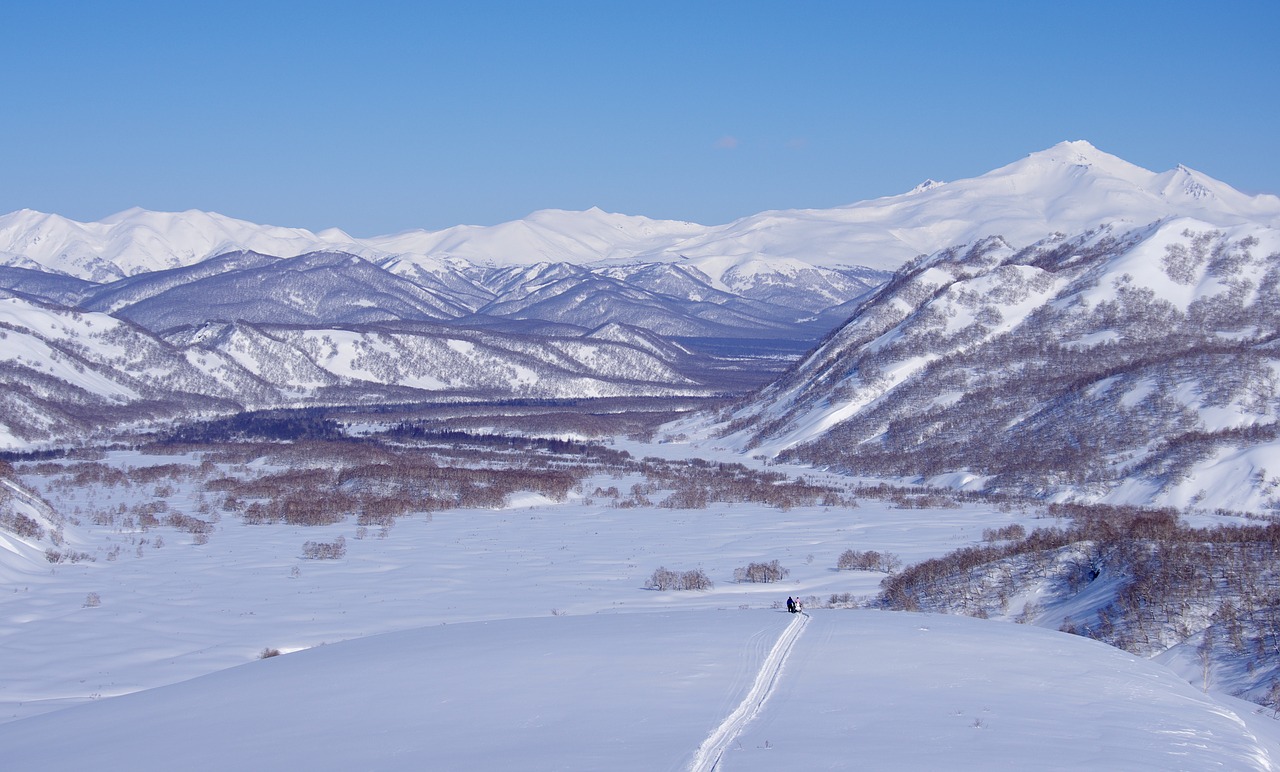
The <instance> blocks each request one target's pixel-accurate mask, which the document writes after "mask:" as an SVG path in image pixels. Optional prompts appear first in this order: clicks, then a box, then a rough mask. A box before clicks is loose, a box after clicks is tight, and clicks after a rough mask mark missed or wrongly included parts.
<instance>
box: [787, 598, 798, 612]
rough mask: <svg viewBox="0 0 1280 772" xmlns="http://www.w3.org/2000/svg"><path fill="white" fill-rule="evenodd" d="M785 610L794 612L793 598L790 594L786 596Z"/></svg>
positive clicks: (794, 603)
mask: <svg viewBox="0 0 1280 772" xmlns="http://www.w3.org/2000/svg"><path fill="white" fill-rule="evenodd" d="M787 611H789V612H790V613H792V614H794V613H796V602H795V599H794V598H791V597H790V596H788V597H787Z"/></svg>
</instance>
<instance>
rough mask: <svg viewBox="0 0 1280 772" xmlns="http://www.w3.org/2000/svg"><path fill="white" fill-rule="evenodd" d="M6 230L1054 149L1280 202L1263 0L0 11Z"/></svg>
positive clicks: (402, 222)
mask: <svg viewBox="0 0 1280 772" xmlns="http://www.w3.org/2000/svg"><path fill="white" fill-rule="evenodd" d="M3 16H4V19H3V24H4V27H5V29H6V34H5V36H4V38H5V39H4V42H3V44H2V45H0V65H3V71H4V72H5V73H6V78H5V85H4V88H3V91H2V92H0V93H3V95H4V105H5V108H6V109H5V110H4V113H3V115H2V116H0V212H9V211H12V210H15V209H20V208H24V207H25V208H31V209H38V210H41V211H46V212H56V213H59V214H62V215H65V216H68V217H71V218H73V219H77V220H96V219H99V218H101V217H104V216H106V215H108V214H111V213H113V212H116V211H119V210H121V209H125V208H128V207H130V206H141V207H144V208H147V209H156V210H164V211H175V210H184V209H204V210H212V211H217V212H221V213H223V214H226V215H230V216H233V217H239V218H243V219H247V220H252V221H255V222H263V223H270V224H275V225H288V226H297V227H305V228H311V229H320V228H325V227H329V226H337V227H341V228H343V229H345V230H347V231H348V232H351V233H353V234H355V235H358V236H371V235H376V234H382V233H391V232H395V231H400V230H405V229H409V228H429V229H438V228H443V227H447V226H449V225H455V224H459V223H473V224H492V223H497V222H502V221H505V220H511V219H516V218H520V217H523V216H524V215H526V214H528V213H529V212H531V211H534V210H537V209H543V208H564V209H586V208H588V207H591V206H599V207H601V208H603V209H606V210H609V211H615V212H623V213H626V214H641V215H646V216H649V217H657V218H670V219H684V220H693V221H697V222H701V223H704V224H717V223H723V222H728V221H730V220H733V219H735V218H737V217H741V216H745V215H748V214H753V213H755V212H759V211H762V210H765V209H778V208H794V207H830V206H837V205H840V204H847V203H852V202H855V201H859V200H862V199H867V198H875V197H878V196H883V195H892V194H896V193H900V192H904V191H906V190H908V189H910V188H911V187H913V186H914V185H916V184H917V183H919V182H920V181H922V180H924V179H925V178H928V177H933V178H937V179H956V178H961V177H970V176H974V175H977V174H981V173H983V172H985V171H988V170H990V169H993V168H995V167H997V166H1001V165H1004V164H1006V163H1009V162H1012V161H1015V160H1017V159H1018V158H1021V157H1023V156H1024V155H1026V154H1027V153H1029V152H1033V151H1036V150H1041V149H1044V148H1046V147H1049V146H1051V145H1053V144H1055V143H1057V142H1059V141H1062V140H1067V139H1087V140H1089V141H1091V142H1093V144H1095V145H1097V146H1098V147H1099V148H1100V149H1102V150H1104V151H1107V152H1110V153H1114V154H1116V155H1119V156H1121V157H1122V158H1125V159H1127V160H1129V161H1132V162H1134V163H1136V164H1139V165H1141V166H1145V167H1147V168H1149V169H1153V170H1156V171H1163V170H1165V169H1169V168H1172V167H1173V166H1174V165H1175V164H1178V163H1184V164H1186V165H1188V166H1191V167H1192V168H1195V169H1198V170H1200V171H1202V172H1204V173H1206V174H1209V175H1210V176H1213V177H1217V178H1219V179H1221V180H1223V181H1225V182H1228V183H1230V184H1232V185H1234V186H1236V187H1238V188H1241V189H1242V190H1246V191H1248V192H1251V193H1256V192H1273V193H1280V153H1278V152H1277V138H1280V99H1278V98H1277V97H1278V96H1280V82H1278V81H1280V45H1278V44H1277V39H1278V38H1280V2H1276V1H1275V0H1259V1H1258V2H1233V1H1232V0H1226V1H1225V2H1224V1H1222V0H1218V1H1216V2H1182V1H1180V0H1160V1H1159V2H1139V1H1136V0H1135V1H1133V2H1125V1H1123V0H1121V1H1119V2H1116V1H1114V0H1112V1H1110V2H1069V1H1068V0H1057V1H1056V2H1035V1H1034V0H1022V1H1020V2H984V1H982V0H955V1H954V2H940V1H939V2H920V1H911V0H907V1H903V0H893V1H892V2H855V1H854V0H847V1H846V2H816V1H813V2H810V1H808V0H786V1H784V0H774V1H772V2H751V1H749V0H734V1H732V2H713V1H705V2H700V1H699V0H680V1H679V2H666V1H658V0H643V2H641V1H637V2H626V3H624V2H620V1H618V2H549V1H546V0H522V1H519V2H517V1H512V2H485V1H483V0H480V1H468V2H454V3H433V2H376V1H366V2H351V3H332V2H274V3H273V2H270V1H269V0H262V2H219V3H185V2H177V1H176V0H168V1H166V2H128V0H120V1H118V2H59V1H58V0H43V1H42V2H29V3H26V2H24V3H9V4H7V6H6V9H5V12H4V14H3Z"/></svg>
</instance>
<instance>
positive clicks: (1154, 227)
mask: <svg viewBox="0 0 1280 772" xmlns="http://www.w3.org/2000/svg"><path fill="white" fill-rule="evenodd" d="M1278 341H1280V230H1277V229H1275V228H1269V227H1265V226H1261V225H1253V224H1244V225H1236V226H1231V227H1225V228H1223V227H1215V226H1214V225H1212V224H1210V223H1206V222H1203V221H1200V220H1193V219H1188V218H1182V219H1172V220H1167V221H1162V222H1159V223H1155V224H1151V225H1146V226H1143V227H1140V228H1136V229H1131V230H1122V229H1117V228H1115V227H1107V228H1101V229H1096V230H1092V231H1088V232H1086V233H1083V234H1080V235H1077V236H1074V237H1071V238H1064V237H1053V238H1050V239H1046V240H1044V241H1041V242H1040V243H1038V244H1035V245H1033V246H1031V247H1028V248H1024V249H1016V248H1014V247H1013V246H1012V245H1010V244H1009V243H1008V242H1006V241H1005V240H1003V239H1000V238H997V237H991V238H987V239H983V240H979V241H978V242H975V243H973V244H971V245H967V246H963V247H953V248H950V249H947V250H943V251H941V252H937V253H935V254H933V255H931V256H929V257H928V258H923V259H920V260H916V261H913V262H912V263H910V264H909V265H908V266H906V267H904V268H903V269H902V270H901V271H899V272H898V273H897V274H896V275H895V276H894V277H893V279H892V280H890V281H889V282H888V283H887V284H885V285H884V286H883V287H881V288H880V289H879V290H877V291H876V292H875V293H874V295H873V296H871V297H870V298H869V299H868V300H866V301H865V302H864V303H863V304H862V305H861V306H860V307H859V308H858V310H857V312H856V313H855V314H854V315H853V317H852V318H851V319H850V320H849V321H848V323H847V324H845V325H844V326H843V327H841V328H840V329H839V330H838V331H836V332H834V333H833V334H832V335H831V336H830V337H829V338H828V339H827V340H826V341H825V342H824V343H823V344H822V345H821V346H820V347H818V348H817V349H816V350H814V351H813V352H812V353H811V354H809V355H808V356H807V357H805V358H804V359H803V360H802V361H801V362H800V363H798V364H797V365H796V366H795V367H794V368H793V369H792V370H790V371H789V372H788V373H787V374H786V375H784V376H783V377H782V378H781V379H779V380H778V381H777V382H775V383H773V384H771V385H770V386H768V387H766V388H764V389H763V390H761V391H760V392H759V393H757V394H755V395H752V396H751V397H750V398H748V399H747V400H746V401H744V402H743V403H742V404H740V405H739V406H737V407H736V408H734V409H732V410H729V411H727V412H726V413H724V414H722V415H720V416H718V417H717V418H716V419H715V420H713V421H712V422H711V424H710V425H709V426H702V427H700V428H695V429H694V433H695V434H696V433H698V432H701V433H702V434H703V435H704V436H706V435H718V436H719V439H718V440H717V442H718V443H729V444H730V445H732V446H735V447H739V448H741V449H744V450H752V451H753V452H764V453H767V454H777V455H780V456H781V457H782V458H787V459H794V460H800V461H806V462H811V463H815V464H819V465H826V466H833V467H837V468H840V469H843V470H846V471H850V472H854V473H864V474H869V475H889V476H895V477H903V476H905V477H910V478H917V479H925V480H929V481H932V482H935V483H940V484H944V485H956V486H961V487H970V488H981V489H986V490H1000V491H1008V492H1015V493H1019V494H1032V495H1039V496H1050V497H1057V498H1083V499H1100V500H1105V501H1110V502H1118V503H1141V504H1150V503H1158V504H1171V505H1177V506H1201V507H1209V508H1214V507H1225V508H1229V509H1247V510H1274V509H1280V495H1277V493H1276V490H1277V486H1280V477H1277V476H1276V470H1278V469H1280V424H1278V423H1277V421H1278V419H1280V349H1277V342H1278ZM688 429H689V427H684V430H686V431H687V430H688ZM1268 470H1270V471H1268Z"/></svg>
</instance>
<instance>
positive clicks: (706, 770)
mask: <svg viewBox="0 0 1280 772" xmlns="http://www.w3.org/2000/svg"><path fill="white" fill-rule="evenodd" d="M808 624H809V615H808V614H803V613H802V614H796V618H795V619H793V620H792V621H791V624H789V625H787V629H786V630H783V631H782V635H781V636H779V637H778V642H777V643H775V644H773V648H772V649H771V650H770V651H769V656H768V657H766V658H765V660H764V664H763V665H761V667H760V672H759V673H757V674H756V680H755V683H754V684H752V685H751V691H749V692H747V696H746V697H745V698H743V700H742V703H741V704H740V705H738V707H737V708H736V709H735V710H734V711H733V712H732V713H730V714H729V715H728V717H727V718H725V720H724V721H721V722H720V726H717V727H716V728H715V729H714V730H712V732H711V734H710V735H708V736H707V739H705V740H703V741H702V745H701V746H700V747H699V748H698V752H697V753H696V754H694V756H693V763H692V764H690V765H689V772H712V771H713V770H714V769H715V768H716V765H718V764H719V763H720V756H721V755H723V754H724V752H725V749H727V748H728V747H729V743H731V742H733V741H734V738H736V737H737V736H738V734H739V733H740V732H741V731H742V728H743V727H745V726H746V725H747V724H748V723H749V722H750V721H751V719H753V718H755V717H756V716H758V715H760V710H761V709H762V708H763V707H764V703H765V701H766V700H768V699H769V695H771V694H773V690H774V688H775V687H776V686H777V685H778V676H779V675H780V674H781V673H782V666H783V665H784V664H786V662H787V657H788V656H790V655H791V648H792V647H793V646H795V643H796V639H798V638H799V637H800V633H801V632H803V631H804V628H805V626H806V625H808Z"/></svg>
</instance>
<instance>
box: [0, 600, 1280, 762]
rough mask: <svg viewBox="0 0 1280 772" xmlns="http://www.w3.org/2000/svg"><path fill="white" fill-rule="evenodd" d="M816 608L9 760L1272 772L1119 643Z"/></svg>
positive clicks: (236, 694) (406, 643)
mask: <svg viewBox="0 0 1280 772" xmlns="http://www.w3.org/2000/svg"><path fill="white" fill-rule="evenodd" d="M811 613H812V616H811V617H805V616H803V615H788V614H786V613H785V612H779V611H709V612H697V613H690V612H670V613H657V614H614V615H593V616H582V617H566V618H553V617H543V618H538V619H517V620H502V621H495V622H475V623H464V624H449V625H440V626H435V627H428V628H419V629H416V630H410V631H404V632H399V633H391V634H386V635H381V636H373V637H369V638H365V639H361V640H357V641H350V642H346V643H341V644H335V645H331V646H325V647H321V648H317V649H311V650H308V651H303V652H297V653H294V654H288V655H284V656H280V657H277V658H272V659H268V660H263V661H260V662H254V663H250V664H246V665H242V666H240V667H237V668H232V669H230V670H226V671H222V672H219V673H214V674H211V675H209V676H205V677H202V678H199V679H195V680H192V681H188V682H185V683H182V684H177V685H174V686H170V687H165V688H162V689H155V690H150V691H146V692H141V693H138V694H135V695H130V696H127V697H120V698H116V699H113V700H104V701H101V702H97V703H94V704H91V705H86V706H81V707H79V708H73V709H68V710H65V711H60V712H57V713H53V714H49V715H45V716H40V717H37V718H34V719H28V720H26V721H22V722H14V723H10V724H7V725H4V726H0V741H2V742H3V746H4V748H5V759H6V764H7V765H11V766H12V767H13V768H18V769H36V768H38V769H43V770H50V771H54V770H81V769H92V768H103V769H125V768H127V769H131V770H138V771H139V772H142V771H144V770H168V769H172V768H173V765H174V763H175V759H181V765H182V767H183V768H184V769H190V770H206V769H207V770H221V769H245V770H256V769H262V770H267V769H314V770H347V769H377V770H399V769H404V770H419V769H464V768H466V769H480V770H498V769H512V768H524V769H567V770H598V769H611V770H637V771H641V770H644V771H646V772H648V771H650V770H683V769H688V770H692V771H693V772H703V771H704V770H710V769H712V768H715V769H722V770H744V771H746V770H776V769H866V768H868V767H870V768H879V769H886V768H893V769H942V768H945V769H991V768H993V767H998V768H1005V769H1078V768H1079V767H1080V766H1081V765H1089V766H1094V767H1103V768H1110V769H1182V770H1196V769H1218V768H1229V769H1241V770H1244V769H1259V770H1262V769H1271V768H1273V755H1274V753H1275V751H1276V746H1275V745H1274V743H1272V742H1267V741H1265V740H1263V739H1260V738H1259V737H1258V736H1257V735H1256V734H1255V733H1254V732H1253V731H1251V729H1250V728H1249V725H1248V723H1246V719H1245V718H1243V717H1242V716H1241V715H1240V712H1238V711H1242V706H1240V705H1237V706H1235V707H1234V708H1230V707H1227V706H1226V705H1224V704H1223V703H1220V702H1216V701H1215V700H1213V699H1212V698H1210V697H1208V696H1205V695H1203V694H1201V693H1199V692H1197V691H1196V690H1195V689H1194V688H1193V687H1192V686H1191V685H1190V684H1188V683H1186V682H1185V681H1183V680H1182V679H1180V678H1178V677H1177V676H1176V675H1175V674H1174V673H1173V672H1171V671H1169V670H1167V669H1165V668H1164V667H1162V666H1160V665H1156V664H1153V663H1149V662H1144V661H1138V660H1134V659H1133V658H1132V657H1130V656H1129V655H1126V654H1124V653H1122V652H1118V651H1116V650H1114V649H1110V648H1108V647H1106V646H1103V645H1101V644H1096V643H1093V642H1091V641H1087V640H1084V639H1080V638H1076V637H1072V636H1068V635H1066V634H1063V633H1055V632H1050V631H1045V630H1041V629H1038V628H1028V627H1020V626H1014V625H1007V624H1002V623H997V622H984V621H977V620H971V619H966V618H960V617H936V616H927V615H913V614H905V613H896V614H894V613H878V612H866V611H864V612H847V611H846V612H839V611H826V612H811ZM1255 720H1256V719H1255ZM219 738H225V739H226V740H228V742H217V740H218V739H219ZM211 741H213V743H216V750H215V749H214V746H213V743H211ZM55 749H56V750H55ZM717 761H718V762H719V763H718V764H715V762H717ZM713 764H715V766H714V767H713Z"/></svg>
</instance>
